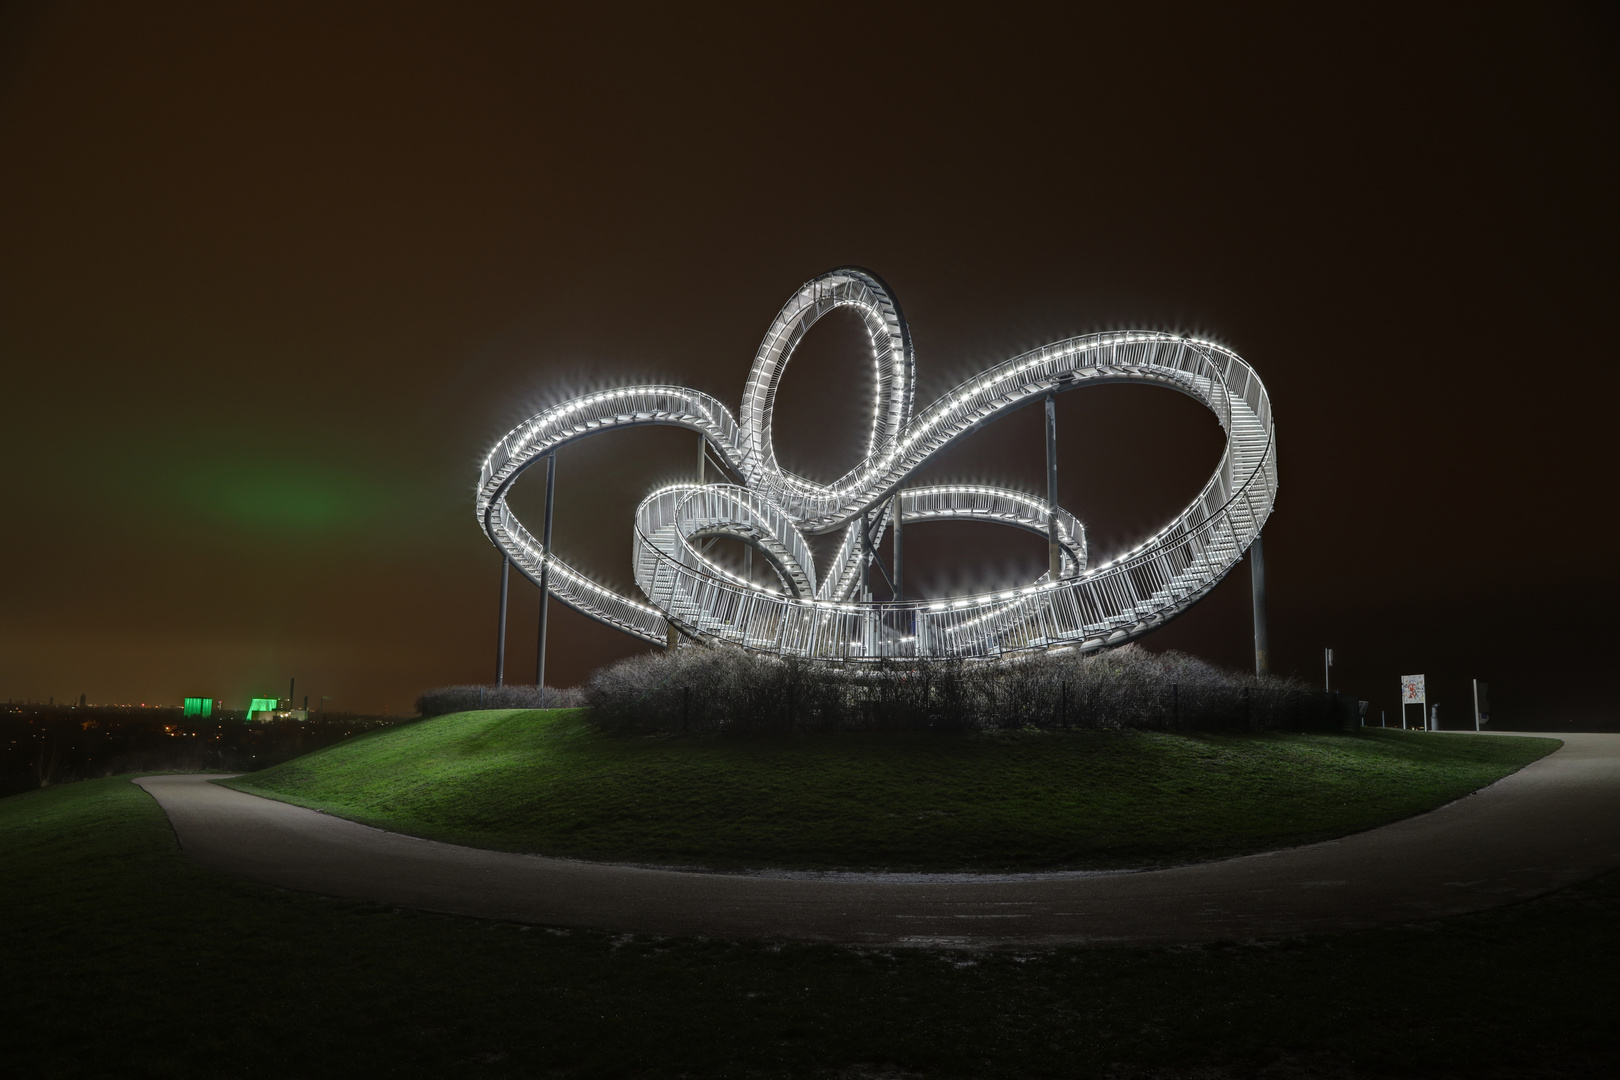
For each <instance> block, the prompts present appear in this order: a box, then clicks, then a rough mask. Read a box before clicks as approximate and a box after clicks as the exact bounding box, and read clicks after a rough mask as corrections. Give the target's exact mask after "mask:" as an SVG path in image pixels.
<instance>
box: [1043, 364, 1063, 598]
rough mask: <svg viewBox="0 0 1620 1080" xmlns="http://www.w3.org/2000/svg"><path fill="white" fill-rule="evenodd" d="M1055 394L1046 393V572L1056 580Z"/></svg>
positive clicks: (1060, 569)
mask: <svg viewBox="0 0 1620 1080" xmlns="http://www.w3.org/2000/svg"><path fill="white" fill-rule="evenodd" d="M1057 511H1058V492H1057V395H1056V394H1047V395H1046V572H1047V573H1048V574H1050V575H1051V580H1053V581H1056V580H1058V578H1059V577H1060V576H1061V574H1062V572H1063V556H1062V554H1061V551H1062V549H1061V548H1059V547H1058V520H1057Z"/></svg>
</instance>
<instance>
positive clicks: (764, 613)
mask: <svg viewBox="0 0 1620 1080" xmlns="http://www.w3.org/2000/svg"><path fill="white" fill-rule="evenodd" d="M861 273H862V272H859V271H854V270H851V269H847V268H846V269H845V270H840V271H834V272H832V273H831V274H829V275H823V276H822V278H818V279H816V280H815V281H812V282H810V283H807V284H806V286H805V287H804V288H803V289H801V290H800V292H799V293H798V294H796V295H795V298H794V300H793V301H790V303H789V305H788V306H787V307H785V308H784V311H783V314H782V315H781V316H779V317H778V319H777V321H776V323H774V324H773V329H772V335H774V336H771V337H768V338H767V341H766V344H765V345H762V347H761V351H760V355H759V357H757V358H756V361H755V370H754V373H753V374H752V375H751V376H750V381H749V395H750V396H749V398H748V399H747V400H746V401H745V406H746V410H747V423H746V424H744V425H739V424H738V423H737V422H736V421H735V420H733V419H732V417H731V415H730V413H729V412H728V411H727V410H726V409H725V407H724V406H723V405H722V404H721V403H720V402H719V401H717V400H716V399H714V398H713V397H710V396H709V395H706V394H701V393H698V392H695V391H691V390H686V389H684V388H681V387H674V386H641V387H627V388H624V389H622V390H616V391H603V392H600V393H597V394H592V395H586V396H585V397H583V398H579V399H576V400H574V401H570V402H565V403H563V404H562V405H559V406H556V407H554V408H552V409H549V410H546V411H545V412H542V413H540V414H539V415H537V416H536V417H534V418H532V419H531V420H530V421H528V422H527V423H526V424H524V425H522V426H520V427H519V428H517V429H515V430H514V431H513V432H512V433H510V434H509V435H508V436H507V437H506V438H505V439H503V440H502V441H501V442H500V443H499V444H497V446H496V447H495V448H494V450H492V451H491V453H490V455H489V458H488V459H487V460H486V462H485V464H484V469H483V472H482V475H481V477H480V485H479V491H478V500H477V505H478V512H479V515H480V520H481V523H482V524H483V526H484V528H485V531H486V532H487V533H488V535H489V536H490V538H491V540H492V541H494V542H495V543H496V544H497V545H498V546H499V547H501V548H502V550H504V551H505V552H506V553H507V555H508V556H509V557H511V558H512V559H513V561H514V564H515V565H517V566H518V568H519V569H520V570H521V571H522V572H524V573H525V574H526V575H528V576H529V577H531V578H536V579H537V578H538V576H539V567H540V562H541V560H542V559H543V558H544V557H545V556H544V553H543V552H542V551H541V550H540V545H539V543H538V541H536V539H535V538H534V537H533V536H532V534H530V533H528V531H527V530H526V529H524V528H523V527H522V525H521V524H520V523H518V522H517V521H516V519H515V518H514V517H513V516H512V515H511V513H510V511H509V509H508V508H507V506H506V502H505V495H506V491H507V490H508V489H509V487H510V484H511V483H512V481H513V480H514V479H515V478H516V477H517V475H519V474H520V473H521V471H522V470H523V469H524V468H525V467H526V466H527V465H528V464H530V463H532V462H534V461H536V460H538V459H540V458H541V457H542V456H543V455H544V454H546V453H549V452H551V451H553V450H555V449H556V448H557V447H559V446H562V445H565V444H567V443H568V442H571V441H574V440H576V439H579V438H585V437H588V436H590V435H592V434H596V433H598V432H601V431H604V430H610V429H612V428H616V427H623V426H633V425H638V424H672V425H675V426H680V427H685V428H688V429H690V430H694V431H698V432H700V433H702V435H703V437H704V438H705V439H706V440H708V442H709V444H710V445H711V447H712V448H713V450H714V452H715V453H716V455H717V456H718V457H720V458H721V459H722V460H724V461H725V462H726V464H727V465H728V467H730V468H732V469H733V470H734V471H735V472H736V473H737V474H738V475H739V476H741V477H742V478H743V480H744V484H745V486H744V487H740V488H739V487H735V486H730V485H726V486H713V485H711V486H709V487H698V486H695V485H693V486H675V487H671V488H667V489H664V490H663V491H660V492H656V493H654V495H653V496H650V497H649V498H648V500H646V501H645V502H643V504H642V506H641V507H640V508H639V509H638V511H637V514H636V522H635V533H634V567H635V578H636V583H637V585H638V587H639V588H640V589H641V590H642V592H643V593H644V594H645V595H646V596H647V598H648V599H649V600H651V602H652V603H651V605H648V604H643V603H641V602H639V601H637V600H634V599H631V598H629V597H625V596H622V595H620V594H618V593H616V592H615V591H614V590H612V589H609V588H607V587H606V586H603V585H601V584H599V583H597V582H594V581H592V580H591V579H590V578H588V577H587V576H586V575H583V574H581V573H579V572H578V571H576V570H574V569H573V568H572V567H569V566H568V565H567V564H566V563H564V562H563V561H562V560H560V559H558V558H556V557H555V555H553V556H552V557H551V578H550V581H551V584H552V589H553V593H554V595H556V596H557V597H558V598H559V599H560V600H562V601H563V602H565V603H568V604H570V606H573V607H575V608H577V609H578V610H580V611H582V612H584V613H586V614H588V615H591V616H592V617H594V618H598V619H600V620H601V621H603V622H606V623H608V624H609V625H613V626H616V627H618V628H619V629H622V630H625V631H626V632H628V633H632V634H635V635H637V636H639V637H642V638H645V639H647V640H653V641H662V640H664V639H665V636H666V633H667V627H668V623H670V622H672V623H674V624H675V625H676V626H678V627H679V628H680V629H681V630H682V631H683V632H685V633H686V634H688V635H689V636H691V637H693V638H695V639H698V640H712V641H722V642H728V643H731V644H735V645H739V646H743V647H745V648H752V649H763V650H768V651H771V652H775V653H780V654H783V655H795V656H802V657H807V658H814V659H828V660H843V659H874V658H879V657H886V656H893V657H934V658H951V657H963V656H979V655H987V654H994V653H1000V652H1006V651H1011V650H1019V649H1033V648H1051V647H1054V646H1066V645H1076V646H1080V647H1082V648H1094V647H1100V646H1102V645H1109V644H1117V643H1120V642H1123V641H1126V640H1130V639H1131V638H1134V637H1136V636H1139V635H1140V634H1143V633H1146V632H1147V631H1148V630H1151V629H1153V628H1154V627H1156V626H1158V625H1160V624H1162V623H1163V622H1164V621H1165V620H1167V619H1169V618H1171V617H1173V616H1174V615H1175V614H1177V613H1179V612H1180V611H1182V610H1184V609H1185V608H1186V607H1188V606H1190V604H1192V603H1193V602H1194V601H1196V600H1197V599H1198V598H1199V597H1201V596H1202V595H1203V594H1204V593H1206V592H1208V590H1209V589H1210V588H1212V587H1213V586H1214V585H1215V584H1216V583H1217V582H1218V581H1219V580H1220V579H1221V577H1223V576H1224V575H1225V574H1226V573H1227V572H1228V571H1229V570H1230V569H1231V568H1232V567H1233V566H1234V565H1235V564H1236V563H1237V561H1238V560H1239V559H1240V558H1241V557H1242V555H1243V552H1244V551H1245V550H1246V548H1247V547H1248V545H1249V544H1250V543H1252V542H1253V540H1254V538H1255V537H1256V536H1258V535H1259V532H1260V529H1261V527H1262V526H1263V525H1264V523H1265V520H1266V518H1267V516H1269V514H1270V512H1271V508H1272V506H1273V504H1274V502H1275V499H1276V492H1277V471H1276V444H1275V426H1274V424H1273V422H1272V416H1271V404H1270V399H1269V397H1268V396H1267V394H1266V391H1265V388H1264V386H1263V385H1262V384H1261V382H1260V380H1259V378H1258V377H1257V376H1256V375H1255V373H1254V371H1253V369H1252V368H1251V367H1250V366H1249V365H1248V364H1247V363H1245V362H1244V361H1243V360H1242V359H1240V358H1239V357H1238V356H1237V355H1236V354H1234V353H1232V352H1231V351H1230V350H1227V349H1225V348H1223V347H1221V346H1218V345H1215V344H1213V343H1210V342H1207V341H1200V340H1196V339H1192V338H1187V337H1182V336H1177V335H1171V334H1161V333H1152V332H1125V333H1110V334H1093V335H1087V336H1085V337H1078V338H1071V339H1067V340H1065V341H1060V342H1055V343H1053V344H1051V345H1047V346H1043V347H1042V348H1039V349H1036V350H1032V351H1031V352H1028V353H1025V354H1023V355H1021V356H1017V357H1014V358H1012V359H1010V360H1007V361H1005V362H1004V363H1002V364H999V365H997V366H995V367H993V368H991V369H990V370H989V371H986V372H985V373H984V374H982V375H980V376H978V377H976V378H974V379H970V380H967V381H966V382H964V383H963V384H961V385H960V386H958V387H957V388H955V389H954V390H952V391H951V392H950V393H948V394H946V395H944V396H943V397H941V398H940V399H939V400H937V401H936V402H934V403H933V404H932V405H930V406H929V407H928V408H926V409H924V410H922V412H921V414H920V415H919V416H918V417H916V418H914V419H909V420H908V419H907V418H908V416H909V412H910V394H911V388H910V382H911V372H912V360H911V357H910V341H909V335H908V334H907V333H906V332H905V328H904V320H903V318H901V317H900V315H899V309H898V307H897V306H896V305H894V304H893V303H892V301H891V300H889V298H888V296H887V293H886V291H885V290H884V289H883V287H882V285H881V283H879V282H877V281H876V279H875V278H863V277H861ZM829 282H830V283H831V284H830V285H829V284H828V283H829ZM840 305H846V306H857V307H862V306H863V305H864V308H863V314H864V315H865V316H866V325H867V328H868V331H869V333H870V335H871V336H872V339H873V355H874V364H875V367H876V369H877V372H878V376H877V381H878V396H879V400H878V406H877V408H875V410H874V426H873V435H872V439H871V444H870V445H871V447H872V449H871V452H870V453H869V454H868V455H867V456H866V458H865V459H863V460H862V462H860V463H859V464H857V465H856V467H855V468H854V469H852V470H850V471H849V472H848V473H847V474H845V476H844V477H842V478H841V479H840V480H839V481H837V482H835V483H833V484H830V485H819V484H816V483H814V482H812V481H809V480H806V479H804V478H803V477H797V476H794V475H792V474H790V473H787V472H785V471H783V470H781V469H780V468H779V467H777V466H776V464H775V461H774V454H770V453H765V452H764V451H762V449H761V447H762V446H768V440H766V439H765V433H766V432H768V430H769V417H770V411H771V409H772V407H773V406H774V392H775V385H776V382H777V381H779V379H780V374H781V369H782V367H784V366H785V364H786V362H787V359H788V358H789V357H790V356H791V349H792V345H793V344H795V343H796V342H797V340H798V339H799V338H801V337H802V336H803V332H804V331H805V330H807V329H808V327H809V325H811V324H812V323H813V322H814V320H815V319H816V318H819V317H820V316H821V315H822V314H825V312H826V311H829V310H832V309H833V308H835V307H837V306H840ZM773 343H774V344H773ZM1105 382H1143V383H1150V384H1157V385H1162V386H1167V387H1170V388H1173V389H1176V390H1178V391H1180V392H1182V393H1184V394H1187V395H1189V396H1191V397H1193V398H1195V399H1196V400H1198V401H1201V402H1203V403H1204V404H1205V405H1206V406H1207V407H1209V408H1210V409H1211V410H1212V411H1213V412H1214V413H1215V415H1216V417H1217V419H1218V421H1219V422H1220V424H1221V426H1222V428H1223V429H1224V431H1225V432H1226V436H1227V442H1226V447H1225V450H1224V452H1223V453H1222V455H1221V459H1220V462H1219V463H1218V465H1217V467H1216V469H1215V471H1214V473H1213V474H1212V475H1211V477H1210V479H1209V481H1208V482H1207V483H1206V484H1205V486H1204V488H1203V489H1202V490H1201V491H1200V493H1199V495H1198V496H1197V497H1196V498H1195V499H1194V500H1193V501H1192V502H1191V503H1190V504H1189V505H1188V507H1187V508H1186V509H1185V510H1184V511H1183V512H1182V513H1181V514H1179V515H1177V517H1176V518H1175V519H1174V520H1173V521H1171V522H1170V524H1168V525H1167V526H1166V527H1165V528H1163V529H1161V530H1160V531H1159V532H1158V533H1157V534H1155V535H1154V536H1153V537H1151V538H1150V539H1148V540H1147V541H1144V542H1143V543H1142V544H1139V545H1137V546H1136V547H1135V548H1133V549H1132V550H1131V551H1128V552H1126V553H1125V554H1123V555H1121V556H1119V557H1118V558H1116V559H1114V560H1112V561H1111V562H1109V563H1108V564H1106V565H1104V566H1100V567H1094V568H1089V569H1088V568H1087V566H1086V553H1085V540H1084V530H1083V527H1082V526H1081V525H1080V523H1079V521H1078V520H1076V519H1075V517H1074V516H1073V515H1072V514H1070V513H1068V512H1067V511H1064V510H1062V509H1061V508H1058V509H1057V512H1056V516H1057V524H1058V530H1057V531H1058V533H1059V536H1060V541H1061V544H1062V551H1063V564H1062V571H1061V574H1060V580H1059V581H1057V582H1051V581H1048V580H1045V577H1044V576H1043V578H1042V579H1041V580H1040V581H1037V582H1035V583H1033V584H1031V585H1029V586H1026V587H1024V588H1022V589H1016V590H1004V591H998V592H993V593H983V594H979V595H975V596H967V597H955V598H951V599H948V600H933V601H910V602H902V603H894V602H887V603H860V602H857V601H855V600H853V599H851V595H852V593H853V589H854V586H855V584H856V583H857V582H858V580H859V577H860V564H861V562H862V560H863V558H864V549H863V548H862V546H861V544H860V541H859V531H858V530H859V526H858V524H852V523H853V522H857V521H858V519H859V516H860V515H861V514H862V513H863V512H867V511H875V513H874V515H873V516H874V518H875V521H874V526H873V533H874V540H876V539H878V538H881V536H882V533H883V530H884V529H885V528H887V527H888V522H889V516H888V515H889V514H890V511H891V506H892V504H891V503H890V501H889V500H890V499H891V498H892V496H893V495H894V494H895V493H896V491H899V493H900V498H899V503H900V507H901V514H902V521H903V522H905V523H908V524H909V523H912V522H914V521H922V520H938V519H940V518H943V517H958V518H970V519H976V520H998V521H1001V522H1002V523H1004V524H1010V525H1015V526H1018V527H1022V528H1029V529H1036V530H1037V531H1044V530H1045V528H1046V521H1047V507H1046V504H1045V500H1043V499H1039V498H1037V497H1036V496H1033V495H1029V494H1026V493H1022V492H1016V491H1010V490H1007V489H998V488H988V487H977V488H975V487H970V486H967V485H956V486H953V485H941V486H934V487H928V488H914V489H905V488H902V487H901V485H902V484H903V483H904V481H905V479H906V478H907V477H908V476H909V475H910V474H911V473H913V472H915V471H916V470H917V469H918V468H920V467H921V466H922V465H924V464H926V463H927V461H928V460H929V459H930V458H931V457H932V456H933V455H934V454H937V453H938V452H939V451H941V450H942V449H944V448H945V447H946V446H948V445H950V444H951V443H952V442H954V441H955V440H956V439H959V438H961V437H963V436H964V435H966V434H967V433H969V432H971V431H973V430H975V429H977V428H978V427H980V426H982V425H983V424H985V423H987V422H988V421H990V420H992V419H994V418H996V417H997V416H1000V415H1004V414H1005V413H1007V412H1011V411H1013V410H1015V409H1017V408H1021V407H1023V406H1025V405H1027V404H1029V403H1031V402H1033V401H1038V400H1040V399H1042V398H1044V397H1045V396H1046V395H1047V394H1049V393H1059V392H1067V391H1069V390H1073V389H1078V388H1081V387H1084V386H1087V385H1095V384H1098V383H1105ZM896 417H898V418H899V422H898V423H897V422H895V418H896ZM838 528H845V529H846V533H845V536H844V538H843V542H842V544H841V545H840V548H839V551H838V553H837V554H836V555H835V557H834V559H833V562H832V565H831V566H830V567H828V568H827V571H826V572H824V573H822V574H820V575H817V574H816V572H815V567H814V565H813V562H812V560H811V558H810V554H809V548H808V545H807V544H806V543H805V540H804V534H816V533H824V532H830V531H833V530H834V529H838ZM700 535H705V536H707V535H732V536H735V537H737V538H738V539H741V540H744V541H745V542H750V543H753V544H755V545H756V546H757V547H758V548H759V549H760V550H761V551H764V552H766V553H767V557H768V561H769V562H770V563H771V565H772V567H773V569H775V570H776V571H777V573H778V577H779V579H780V580H781V581H782V582H783V585H784V591H780V592H779V591H775V590H772V589H768V588H765V587H762V586H760V585H758V584H756V583H753V582H749V581H744V580H742V579H741V578H739V577H737V576H736V575H733V574H732V573H730V572H729V571H727V570H726V569H725V568H723V567H721V566H719V565H718V564H716V563H715V562H713V561H712V560H710V559H708V558H707V557H706V556H705V555H704V554H702V553H701V552H699V551H698V550H697V549H696V548H694V547H693V546H692V544H691V540H692V539H693V538H695V537H697V536H700ZM818 577H819V581H820V585H819V588H817V587H816V585H815V583H816V581H817V580H818ZM795 592H796V593H797V594H798V595H791V594H792V593H795ZM666 620H667V621H666Z"/></svg>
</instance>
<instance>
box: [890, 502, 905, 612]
mask: <svg viewBox="0 0 1620 1080" xmlns="http://www.w3.org/2000/svg"><path fill="white" fill-rule="evenodd" d="M889 509H890V518H891V521H892V524H893V526H894V598H895V599H896V600H904V599H905V598H906V597H905V592H906V542H905V533H904V532H903V531H902V530H901V522H900V492H899V491H896V492H895V493H894V497H893V498H891V499H890V500H889Z"/></svg>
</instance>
